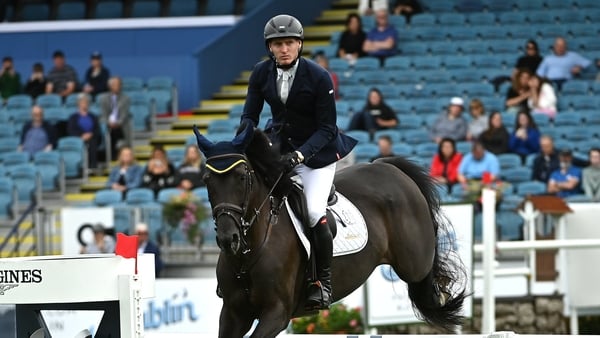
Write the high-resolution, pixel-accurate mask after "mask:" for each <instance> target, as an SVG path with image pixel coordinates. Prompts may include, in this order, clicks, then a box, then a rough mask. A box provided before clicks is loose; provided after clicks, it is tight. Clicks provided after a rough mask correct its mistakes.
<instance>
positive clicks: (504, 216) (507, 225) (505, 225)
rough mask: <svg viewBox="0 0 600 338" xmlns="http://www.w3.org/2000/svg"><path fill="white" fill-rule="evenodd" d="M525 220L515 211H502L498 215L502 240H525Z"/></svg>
mask: <svg viewBox="0 0 600 338" xmlns="http://www.w3.org/2000/svg"><path fill="white" fill-rule="evenodd" d="M523 223H524V221H523V218H521V216H519V214H517V213H516V212H514V211H501V212H499V213H498V214H497V215H496V224H497V226H498V227H499V228H500V240H502V241H517V240H522V239H523Z"/></svg>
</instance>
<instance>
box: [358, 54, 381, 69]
mask: <svg viewBox="0 0 600 338" xmlns="http://www.w3.org/2000/svg"><path fill="white" fill-rule="evenodd" d="M354 69H355V70H357V71H360V70H376V69H379V59H377V58H374V57H369V56H366V57H362V58H359V59H357V60H356V63H355V64H354Z"/></svg>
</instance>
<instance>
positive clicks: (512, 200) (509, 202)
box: [500, 195, 523, 211]
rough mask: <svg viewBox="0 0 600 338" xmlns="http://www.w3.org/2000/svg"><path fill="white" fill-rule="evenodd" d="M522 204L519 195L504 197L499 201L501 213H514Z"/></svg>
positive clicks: (521, 197) (521, 198)
mask: <svg viewBox="0 0 600 338" xmlns="http://www.w3.org/2000/svg"><path fill="white" fill-rule="evenodd" d="M522 202H523V196H519V195H508V196H507V195H504V196H502V200H501V201H500V210H501V211H515V210H517V209H518V208H519V206H520V205H521V203H522Z"/></svg>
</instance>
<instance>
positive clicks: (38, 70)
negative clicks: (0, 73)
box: [25, 62, 46, 99]
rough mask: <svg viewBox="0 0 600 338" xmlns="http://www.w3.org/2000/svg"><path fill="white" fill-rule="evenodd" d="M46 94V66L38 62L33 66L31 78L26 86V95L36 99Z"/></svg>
mask: <svg viewBox="0 0 600 338" xmlns="http://www.w3.org/2000/svg"><path fill="white" fill-rule="evenodd" d="M45 92H46V77H45V75H44V66H43V65H42V64H41V63H39V62H36V63H34V64H33V70H32V72H31V76H30V77H29V79H28V80H27V83H26V84H25V94H27V95H29V96H31V97H33V98H34V99H35V98H37V97H38V96H40V95H42V94H44V93H45Z"/></svg>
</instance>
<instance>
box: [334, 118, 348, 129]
mask: <svg viewBox="0 0 600 338" xmlns="http://www.w3.org/2000/svg"><path fill="white" fill-rule="evenodd" d="M349 125H350V117H349V116H338V117H337V126H338V127H339V128H340V129H341V130H346V129H348V126H349Z"/></svg>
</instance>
